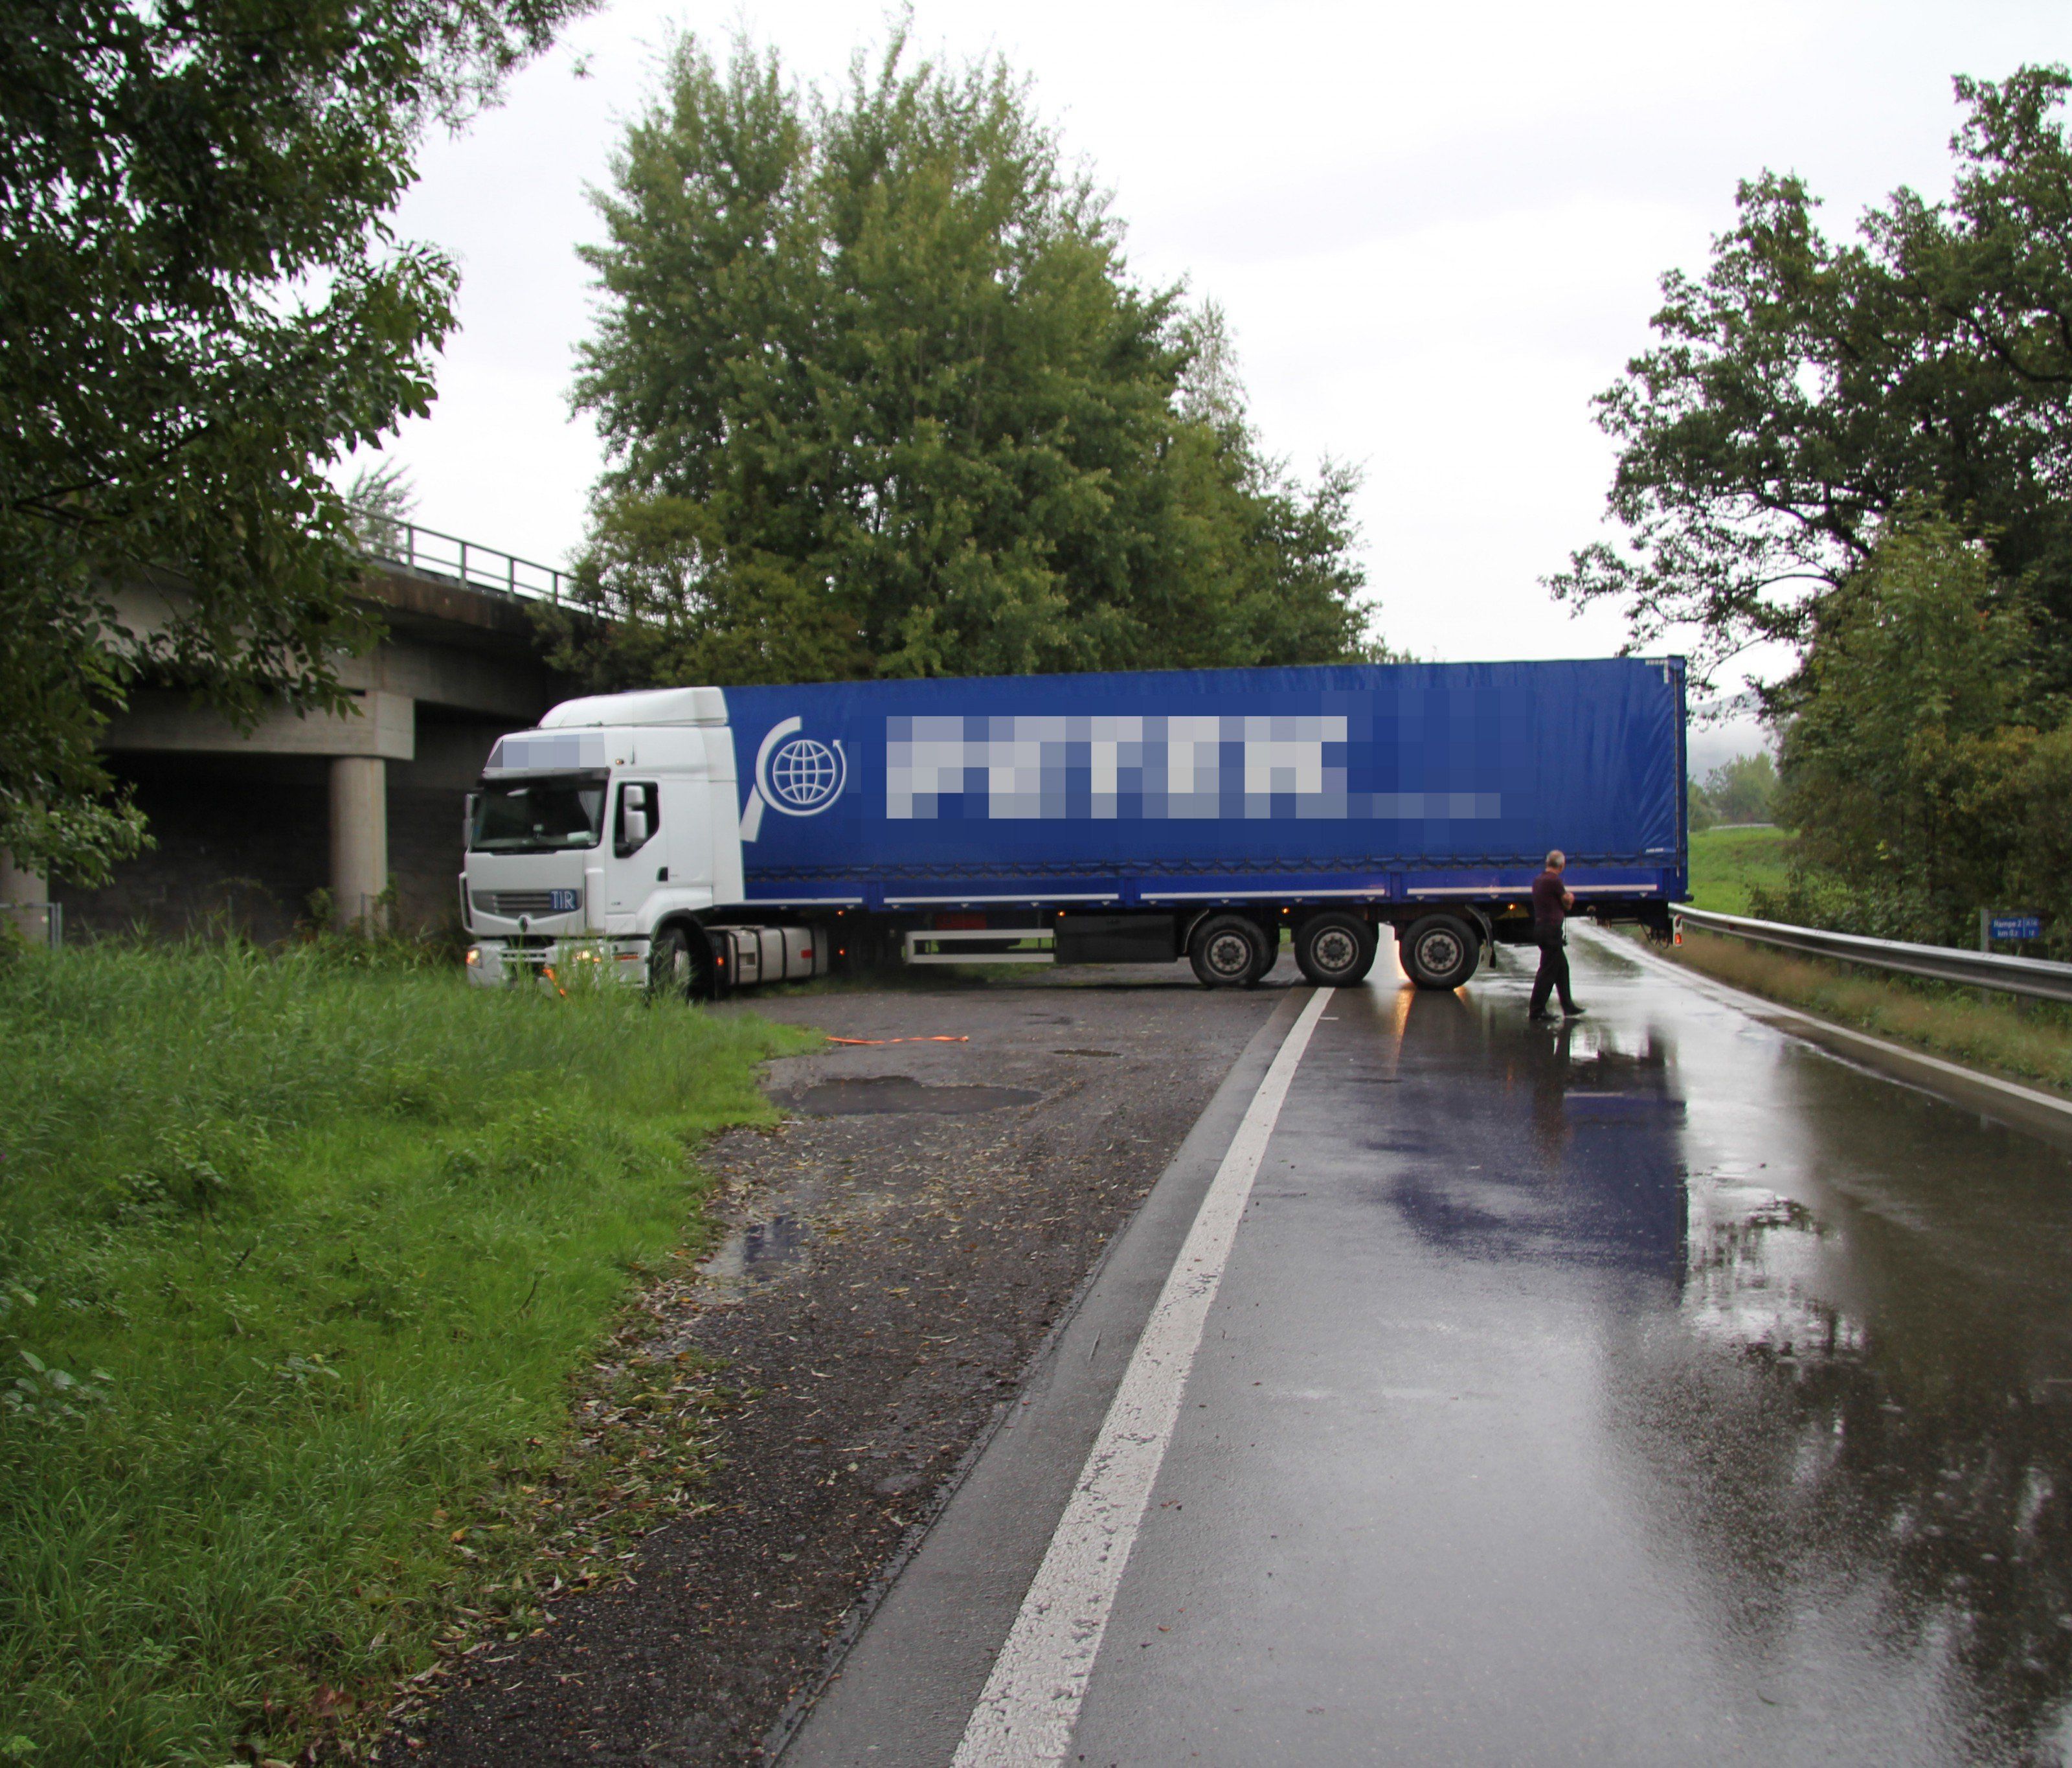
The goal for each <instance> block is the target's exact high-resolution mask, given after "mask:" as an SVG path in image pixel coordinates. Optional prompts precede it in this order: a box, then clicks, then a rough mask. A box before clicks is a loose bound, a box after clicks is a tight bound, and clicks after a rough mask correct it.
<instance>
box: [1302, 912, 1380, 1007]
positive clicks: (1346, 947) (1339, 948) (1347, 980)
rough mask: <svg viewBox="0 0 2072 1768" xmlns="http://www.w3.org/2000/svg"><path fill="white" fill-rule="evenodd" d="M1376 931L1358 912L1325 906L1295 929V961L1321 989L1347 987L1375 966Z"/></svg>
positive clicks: (1364, 977)
mask: <svg viewBox="0 0 2072 1768" xmlns="http://www.w3.org/2000/svg"><path fill="white" fill-rule="evenodd" d="M1375 944H1376V940H1375V931H1374V929H1373V928H1372V927H1370V926H1368V925H1367V923H1366V922H1364V921H1363V920H1362V919H1360V918H1359V916H1358V915H1347V914H1346V913H1345V912H1344V911H1343V910H1341V909H1327V910H1326V911H1325V912H1324V913H1322V915H1311V916H1310V917H1309V919H1308V920H1306V921H1305V922H1304V923H1302V924H1301V927H1298V928H1297V929H1296V932H1295V962H1296V964H1297V966H1298V967H1299V968H1301V972H1302V974H1303V975H1304V976H1305V977H1308V978H1309V981H1312V982H1313V983H1315V984H1316V985H1317V986H1318V988H1320V989H1338V988H1350V986H1351V985H1353V984H1355V983H1356V982H1363V981H1366V980H1367V972H1368V971H1369V970H1371V969H1372V968H1374V952H1375Z"/></svg>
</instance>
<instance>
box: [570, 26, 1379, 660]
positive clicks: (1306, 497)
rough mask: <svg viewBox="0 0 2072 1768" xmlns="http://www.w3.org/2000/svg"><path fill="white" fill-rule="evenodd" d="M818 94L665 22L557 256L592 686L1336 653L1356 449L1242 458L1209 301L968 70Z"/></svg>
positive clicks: (744, 51) (1246, 451)
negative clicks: (1132, 239)
mask: <svg viewBox="0 0 2072 1768" xmlns="http://www.w3.org/2000/svg"><path fill="white" fill-rule="evenodd" d="M598 208H599V211H600V212H601V214H602V217H603V220H604V222H605V224H606V232H607V236H608V237H607V240H606V243H605V244H603V245H598V246H597V247H594V248H590V249H586V252H585V257H586V261H587V262H588V263H589V264H590V265H591V267H592V268H593V269H594V270H595V271H596V273H597V276H598V285H599V287H600V289H601V290H602V296H603V300H602V314H601V317H600V319H599V322H598V328H597V331H596V334H595V335H594V338H593V339H591V340H590V342H589V343H587V344H586V346H585V347H584V348H583V351H582V357H581V372H580V376H579V378H578V384H577V392H576V401H577V404H578V407H579V408H581V409H587V410H589V411H591V412H593V413H594V414H595V416H596V419H597V421H598V426H599V429H600V431H601V433H602V436H603V438H604V440H605V442H606V447H607V450H608V452H609V458H610V467H609V470H608V471H607V473H606V475H605V477H604V478H603V479H602V481H601V483H599V485H598V488H597V491H596V493H595V495H594V520H593V527H592V532H591V537H590V550H589V554H588V557H587V559H586V563H585V565H584V569H583V573H582V583H583V586H584V591H583V593H584V595H585V596H586V598H587V600H588V602H589V606H590V611H591V612H592V613H593V614H594V615H602V617H603V618H602V622H601V623H600V622H598V621H594V620H593V621H574V620H569V619H562V620H561V622H560V623H559V627H558V631H559V634H560V637H561V658H562V660H563V661H564V662H565V664H570V665H572V666H574V667H578V668H582V669H583V670H585V671H586V672H587V673H588V674H589V675H590V676H591V678H592V679H593V680H596V681H597V682H598V683H599V684H600V685H627V684H629V683H635V682H643V681H654V680H685V679H691V678H695V679H697V680H708V681H718V682H739V681H756V680H798V679H837V678H849V677H857V676H870V675H885V676H929V675H968V674H974V673H986V672H1003V673H1013V672H1027V671H1030V670H1038V669H1062V670H1071V669H1086V668H1137V667H1147V666H1153V665H1165V664H1227V663H1282V662H1289V663H1292V662H1306V661H1322V660H1336V659H1341V658H1345V657H1348V656H1355V655H1358V654H1359V652H1360V649H1361V643H1362V639H1361V633H1362V628H1363V620H1364V614H1363V610H1362V608H1361V606H1359V600H1358V598H1359V590H1360V589H1361V586H1362V582H1363V579H1362V576H1361V573H1360V571H1359V567H1358V566H1357V565H1355V563H1354V562H1353V561H1352V557H1351V547H1352V541H1353V529H1352V522H1351V516H1350V496H1351V493H1352V491H1353V488H1354V485H1355V479H1354V477H1353V475H1351V474H1350V472H1348V471H1346V470H1344V469H1342V468H1334V467H1326V470H1325V471H1324V473H1323V475H1322V478H1321V479H1319V481H1318V483H1317V484H1316V485H1315V486H1314V487H1312V488H1307V489H1305V488H1303V487H1298V486H1297V485H1295V484H1293V483H1291V482H1290V481H1289V479H1288V478H1287V476H1286V475H1285V472H1284V471H1282V470H1281V467H1279V466H1278V465H1277V463H1273V462H1272V461H1269V460H1268V459H1266V458H1264V456H1263V455H1262V454H1261V453H1260V450H1259V449H1258V447H1257V446H1256V439H1255V438H1254V436H1253V434H1252V430H1251V429H1250V427H1249V426H1248V422H1247V421H1246V419H1245V416H1244V409H1243V406H1242V402H1241V399H1240V397H1239V395H1238V394H1237V393H1236V391H1235V380H1234V377H1233V376H1232V374H1231V364H1230V360H1229V351H1228V345H1227V339H1226V338H1225V337H1224V335H1223V329H1222V326H1221V322H1220V319H1219V316H1217V315H1215V314H1214V313H1213V312H1212V311H1204V312H1201V313H1197V314H1194V315H1189V314H1188V313H1186V311H1185V310H1183V309H1182V306H1181V303H1180V302H1179V300H1178V294H1177V292H1176V291H1174V290H1145V289H1142V288H1140V287H1138V286H1137V285H1136V284H1134V283H1133V282H1132V281H1131V280H1130V279H1129V278H1128V274H1127V272H1126V268H1125V265H1124V261H1123V257H1122V253H1121V249H1120V228H1119V227H1118V226H1117V224H1116V222H1115V221H1114V220H1113V218H1112V216H1111V215H1110V214H1109V212H1108V209H1107V208H1106V206H1105V204H1104V201H1103V199H1101V198H1100V195H1099V194H1098V193H1097V192H1096V191H1095V189H1094V188H1093V187H1092V186H1091V183H1089V182H1088V181H1087V179H1086V178H1085V177H1084V176H1083V175H1073V174H1071V173H1069V172H1068V171H1066V170H1065V169H1064V168H1063V166H1062V165H1061V162H1060V158H1059V149H1058V145H1057V142H1056V140H1055V138H1054V136H1053V135H1052V134H1050V132H1049V131H1048V130H1046V129H1045V128H1044V127H1043V126H1042V125H1041V124H1040V123H1039V122H1038V121H1037V120H1036V119H1035V118H1034V116H1033V115H1032V113H1031V110H1030V105H1029V102H1028V99H1027V95H1026V92H1025V90H1024V89H1023V88H1022V87H1020V86H1019V85H1017V84H1016V83H1015V82H1014V81H1013V79H1012V78H1011V77H1010V76H1009V73H1008V72H1007V71H1006V69H1005V68H1004V67H1002V66H1001V65H1000V64H997V63H993V64H985V65H980V66H974V67H972V68H967V69H964V70H962V71H952V70H945V69H942V68H937V67H935V66H934V65H932V64H927V63H925V62H923V63H918V64H914V65H912V66H911V67H910V66H908V65H906V56H905V52H904V44H903V42H902V40H901V39H899V38H898V36H895V38H894V41H893V43H891V45H890V47H889V49H888V50H887V51H886V54H885V55H884V56H883V58H882V60H881V61H880V62H879V63H878V64H877V65H876V67H875V68H874V69H873V68H870V67H868V66H866V64H865V63H864V62H863V61H862V60H861V59H859V60H857V62H856V63H855V64H853V68H852V70H851V75H850V79H849V84H848V86H847V88H846V89H845V91H844V92H843V93H841V95H840V97H838V99H837V100H836V101H832V102H829V101H822V100H821V99H820V98H818V97H814V96H812V95H809V94H807V93H803V92H801V91H800V89H799V88H797V87H796V85H794V84H791V83H789V82H788V81H787V79H786V77H785V76H784V73H783V70H782V68H780V66H779V63H778V60H777V59H776V57H775V55H774V54H759V53H758V52H756V51H754V50H753V49H751V48H750V47H747V46H746V44H743V45H740V46H738V47H737V48H736V50H735V51H734V56H733V57H732V59H731V60H730V63H729V64H728V65H727V67H726V68H725V69H724V71H722V70H721V69H719V68H716V67H715V65H714V64H713V62H712V61H711V60H709V58H708V57H707V56H706V55H705V53H704V51H702V50H701V48H700V47H699V46H698V45H697V43H695V42H693V41H691V40H689V39H685V40H684V41H682V42H680V43H679V44H678V45H677V46H676V48H675V50H674V51H673V52H672V56H671V57H670V59H669V61H668V68H667V78H666V89H665V91H664V93H663V95H662V97H661V98H660V101H658V102H657V103H656V105H655V106H654V107H653V108H652V109H651V110H650V111H649V112H648V113H647V114H646V115H645V116H643V117H641V118H639V120H638V121H635V123H634V124H633V125H632V126H631V128H630V129H629V130H628V131H627V137H626V140H625V142H624V145H623V148H622V149H621V150H620V152H619V155H618V158H617V159H616V161H615V165H614V169H613V185H612V188H611V191H609V192H607V193H605V194H602V195H600V196H599V197H598Z"/></svg>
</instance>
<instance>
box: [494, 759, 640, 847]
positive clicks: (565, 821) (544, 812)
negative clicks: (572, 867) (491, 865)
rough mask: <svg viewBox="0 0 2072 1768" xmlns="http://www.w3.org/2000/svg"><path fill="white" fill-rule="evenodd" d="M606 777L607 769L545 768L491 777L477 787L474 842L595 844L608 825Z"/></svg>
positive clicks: (556, 844)
mask: <svg viewBox="0 0 2072 1768" xmlns="http://www.w3.org/2000/svg"><path fill="white" fill-rule="evenodd" d="M605 787H606V776H605V775H602V774H553V775H545V774H543V775H539V776H538V777H537V778H535V779H505V780H497V781H495V782H494V783H490V782H485V783H483V785H482V786H481V787H479V789H478V791H476V793H475V822H474V824H473V826H472V827H471V828H470V829H469V831H468V846H469V848H470V849H471V851H473V852H475V853H558V852H560V851H561V849H564V848H569V847H594V846H596V845H597V842H598V836H599V835H600V834H602V833H603V829H604V794H605Z"/></svg>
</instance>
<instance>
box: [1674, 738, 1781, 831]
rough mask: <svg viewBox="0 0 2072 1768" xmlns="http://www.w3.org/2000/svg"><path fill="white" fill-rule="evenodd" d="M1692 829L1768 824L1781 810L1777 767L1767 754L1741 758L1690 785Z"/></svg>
mask: <svg viewBox="0 0 2072 1768" xmlns="http://www.w3.org/2000/svg"><path fill="white" fill-rule="evenodd" d="M1690 800H1691V827H1692V828H1694V829H1696V828H1714V827H1716V825H1717V824H1721V823H1766V822H1768V821H1770V818H1771V817H1772V816H1774V814H1775V812H1776V808H1777V763H1775V762H1774V761H1772V760H1771V759H1770V753H1769V751H1768V750H1758V751H1757V753H1756V754H1753V755H1737V756H1735V757H1734V759H1733V760H1732V761H1725V762H1722V763H1720V765H1719V766H1718V767H1715V768H1714V769H1713V770H1712V771H1711V772H1710V773H1708V775H1705V777H1704V779H1703V780H1697V779H1693V780H1692V782H1691V784H1690Z"/></svg>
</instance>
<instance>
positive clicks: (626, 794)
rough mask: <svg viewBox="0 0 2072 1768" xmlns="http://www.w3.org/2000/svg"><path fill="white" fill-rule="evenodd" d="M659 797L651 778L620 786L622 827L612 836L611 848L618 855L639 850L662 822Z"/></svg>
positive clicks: (624, 856) (620, 825)
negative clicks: (657, 801) (658, 802)
mask: <svg viewBox="0 0 2072 1768" xmlns="http://www.w3.org/2000/svg"><path fill="white" fill-rule="evenodd" d="M659 796H660V792H659V791H658V789H657V788H656V786H655V785H654V783H652V781H643V782H639V783H635V782H631V781H629V782H627V783H626V784H624V785H622V786H621V787H619V826H618V828H617V829H616V830H615V831H614V833H613V835H612V841H611V845H612V850H613V852H615V853H616V854H617V855H618V856H619V858H621V859H624V858H626V857H627V856H628V855H630V854H633V853H639V851H640V849H642V848H643V847H645V846H646V845H648V837H649V836H651V835H652V834H653V833H655V826H656V824H658V823H659V822H660V821H661V820H662V819H661V816H660V814H659V812H660V810H661V806H660V804H657V803H656V799H657V798H658V797H659Z"/></svg>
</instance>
